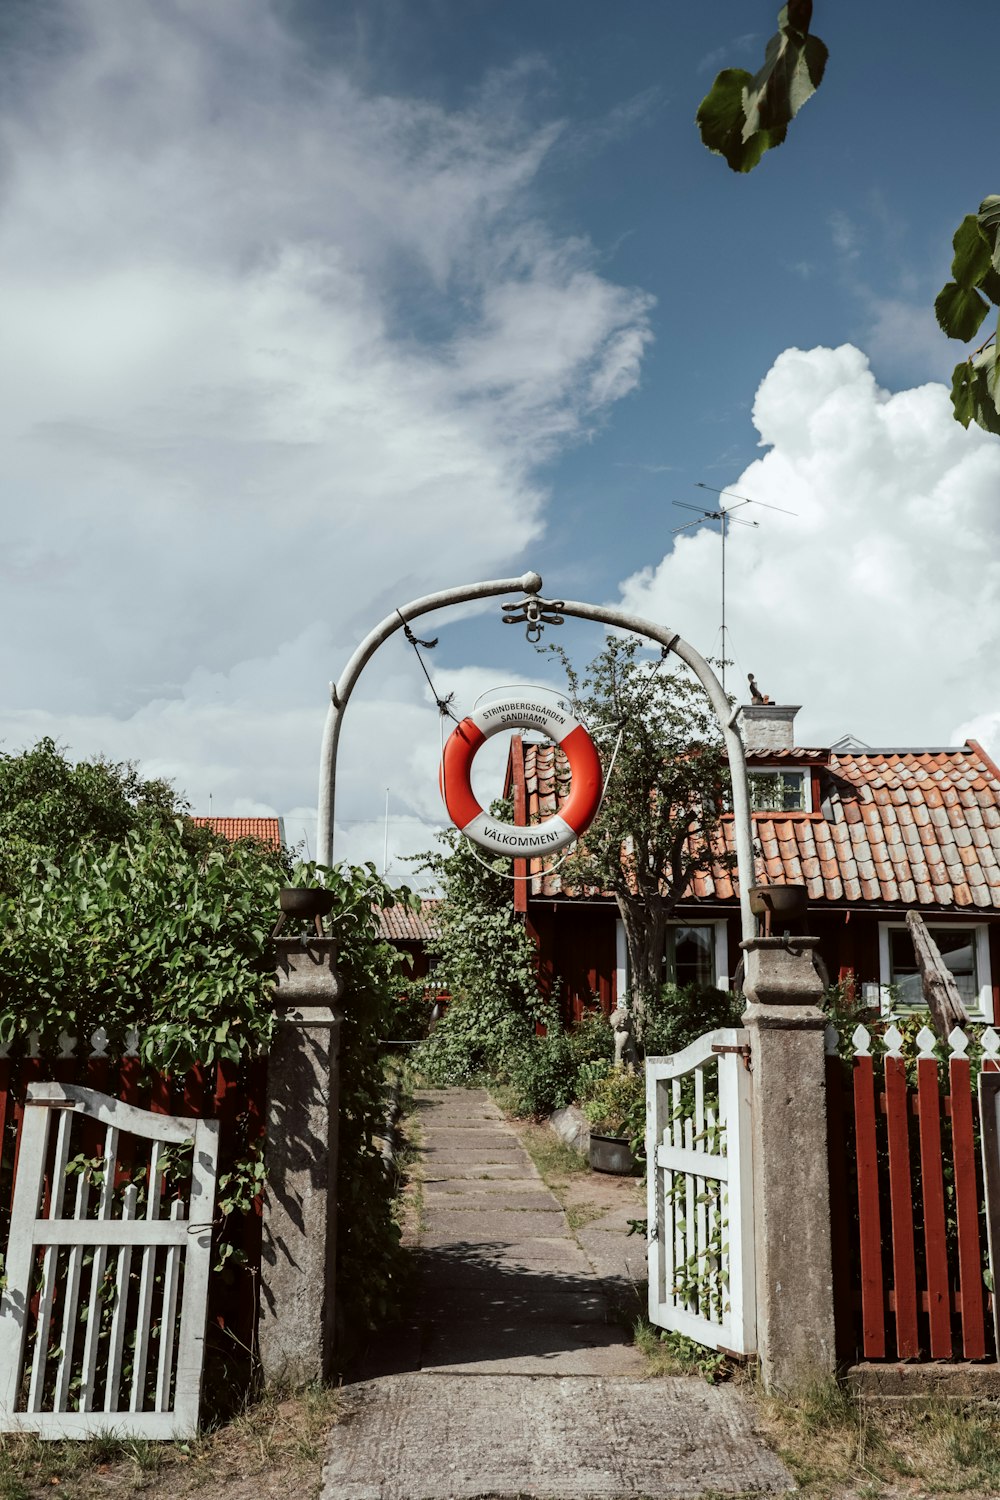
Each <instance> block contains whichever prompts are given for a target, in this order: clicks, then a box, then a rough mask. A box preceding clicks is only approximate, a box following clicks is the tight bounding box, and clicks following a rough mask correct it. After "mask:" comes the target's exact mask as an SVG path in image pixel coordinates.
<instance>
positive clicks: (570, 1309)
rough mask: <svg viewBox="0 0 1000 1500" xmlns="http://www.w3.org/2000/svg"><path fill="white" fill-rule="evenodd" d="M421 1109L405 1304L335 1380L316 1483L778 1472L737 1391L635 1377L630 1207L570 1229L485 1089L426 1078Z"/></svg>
mask: <svg viewBox="0 0 1000 1500" xmlns="http://www.w3.org/2000/svg"><path fill="white" fill-rule="evenodd" d="M417 1107H418V1119H419V1122H420V1123H419V1129H420V1168H419V1170H420V1175H421V1176H422V1178H423V1184H424V1186H423V1204H424V1212H423V1223H422V1226H421V1232H420V1248H419V1251H417V1252H416V1253H417V1255H418V1272H417V1274H418V1288H417V1295H416V1298H415V1305H416V1316H415V1318H414V1321H413V1322H412V1323H411V1324H410V1325H408V1326H407V1328H406V1329H404V1330H403V1332H402V1334H401V1335H399V1336H397V1337H396V1338H394V1339H393V1340H392V1341H390V1342H389V1343H387V1344H386V1345H385V1346H383V1347H381V1348H380V1349H378V1350H376V1351H374V1354H373V1357H372V1359H371V1361H370V1363H369V1365H368V1368H367V1369H365V1370H363V1371H362V1375H363V1376H364V1378H363V1379H361V1380H360V1381H359V1382H358V1383H356V1384H354V1385H350V1386H347V1387H345V1390H344V1398H345V1403H346V1415H345V1419H344V1421H343V1422H342V1423H341V1424H340V1425H338V1426H337V1427H336V1428H334V1430H333V1433H332V1435H331V1444H330V1451H329V1456H328V1460H327V1464H326V1467H325V1470H324V1488H323V1497H324V1500H472V1497H495V1500H508V1497H509V1500H515V1497H522V1496H523V1497H527V1496H532V1497H539V1500H543V1497H544V1500H624V1497H626V1496H628V1497H643V1496H645V1497H648V1500H660V1497H665V1496H672V1497H688V1496H690V1497H693V1496H699V1495H703V1494H708V1493H712V1494H714V1495H724V1494H732V1495H747V1494H754V1493H762V1492H775V1491H784V1490H787V1489H790V1488H791V1487H792V1481H791V1479H790V1477H789V1475H788V1473H787V1471H786V1470H785V1469H784V1467H783V1465H782V1464H781V1463H780V1462H779V1460H778V1459H777V1458H775V1456H774V1455H773V1454H772V1453H771V1452H770V1451H769V1450H768V1449H767V1448H766V1447H765V1446H764V1445H763V1444H762V1443H761V1442H760V1441H759V1439H758V1438H757V1437H756V1436H755V1434H754V1431H753V1426H752V1421H751V1417H750V1413H749V1410H748V1407H747V1405H746V1403H745V1402H744V1401H743V1400H742V1399H741V1398H740V1395H739V1392H737V1391H735V1390H733V1389H732V1388H730V1387H726V1386H720V1387H713V1386H709V1385H706V1384H705V1383H704V1382H702V1381H700V1380H697V1379H694V1378H692V1379H669V1378H667V1379H663V1378H661V1379H655V1380H653V1379H647V1378H645V1375H646V1366H645V1362H644V1360H643V1358H642V1356H641V1355H640V1354H639V1353H638V1351H637V1350H636V1349H635V1348H634V1347H632V1345H631V1344H630V1343H629V1342H628V1338H627V1336H626V1334H625V1332H624V1331H623V1329H622V1327H621V1325H620V1324H619V1323H618V1322H617V1321H616V1320H615V1317H614V1314H613V1306H614V1303H615V1302H616V1301H617V1300H619V1297H618V1296H617V1295H616V1294H617V1293H620V1291H621V1289H622V1288H623V1287H624V1286H625V1285H627V1283H628V1280H629V1278H630V1276H634V1275H636V1274H637V1271H638V1267H639V1262H640V1261H641V1252H642V1246H641V1243H638V1242H637V1241H636V1240H635V1239H634V1238H632V1239H627V1238H626V1229H627V1224H626V1222H625V1220H626V1218H627V1217H629V1216H634V1213H635V1210H634V1208H632V1207H631V1205H630V1204H626V1205H625V1206H624V1207H623V1208H621V1209H620V1210H618V1211H617V1220H616V1216H615V1214H611V1215H610V1216H608V1215H605V1216H603V1217H602V1219H601V1221H600V1222H599V1223H594V1224H591V1225H589V1226H588V1227H587V1228H585V1229H581V1230H580V1231H578V1234H576V1235H574V1233H573V1231H572V1230H571V1228H570V1225H569V1222H568V1220H567V1217H566V1214H565V1213H564V1212H563V1209H562V1207H561V1206H560V1204H559V1202H558V1201H557V1200H556V1198H555V1197H554V1196H553V1194H552V1193H551V1192H550V1191H549V1189H548V1188H547V1187H546V1186H545V1184H544V1183H543V1182H542V1180H541V1178H540V1177H539V1175H538V1172H537V1171H536V1169H535V1167H534V1165H533V1163H532V1162H531V1160H530V1158H529V1157H528V1155H527V1153H526V1151H525V1150H524V1148H523V1147H522V1145H521V1143H520V1141H519V1140H518V1137H517V1135H516V1133H515V1132H514V1130H513V1129H512V1128H511V1127H510V1126H509V1125H507V1123H506V1122H505V1121H504V1119H503V1117H502V1115H501V1113H500V1111H499V1110H498V1109H497V1108H496V1106H495V1105H494V1104H493V1102H492V1101H491V1100H490V1099H489V1097H488V1095H487V1094H485V1093H484V1092H483V1091H481V1090H471V1089H446V1090H440V1091H430V1090H428V1091H421V1092H420V1093H419V1094H418V1097H417ZM616 1283H617V1285H616Z"/></svg>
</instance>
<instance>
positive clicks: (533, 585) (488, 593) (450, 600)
mask: <svg viewBox="0 0 1000 1500" xmlns="http://www.w3.org/2000/svg"><path fill="white" fill-rule="evenodd" d="M541 586H542V580H541V578H540V577H539V575H538V574H537V573H523V574H522V575H521V577H520V578H495V579H492V580H491V581H489V582H487V583H469V584H462V585H460V586H459V587H458V588H455V589H442V590H441V591H440V593H437V594H424V595H423V596H422V597H421V598H419V599H411V600H410V602H409V604H404V605H403V607H402V609H394V610H393V612H392V614H391V615H386V617H385V619H384V620H383V621H382V622H381V624H379V625H376V626H375V629H374V630H372V631H370V632H369V634H368V635H366V636H365V638H364V640H363V641H362V642H361V645H360V646H359V647H358V649H357V650H356V651H355V653H354V655H353V656H352V657H351V659H350V661H349V662H348V663H347V666H346V667H345V668H344V670H343V672H342V673H341V674H340V678H339V680H338V681H337V682H336V683H331V684H330V708H329V710H328V712H327V716H326V724H325V725H324V728H323V746H322V749H321V751H320V763H319V808H318V824H319V826H318V828H317V832H316V843H317V846H318V847H317V850H316V862H317V864H321V865H332V864H333V831H334V818H335V815H336V797H337V748H338V746H339V744H340V725H341V721H342V719H343V717H344V709H345V708H346V707H347V703H348V700H349V698H350V696H351V694H352V693H353V691H354V688H355V684H356V683H357V680H358V678H359V677H360V676H361V673H362V672H363V671H364V669H365V667H366V666H367V665H368V663H369V661H370V660H371V658H372V657H373V656H374V655H375V652H376V651H377V650H378V648H379V646H381V645H383V644H384V643H385V642H386V641H387V640H388V639H389V637H390V636H391V635H394V634H395V633H396V631H397V630H402V628H403V626H404V625H408V624H409V622H410V621H411V620H416V619H418V618H419V617H420V615H426V614H430V612H431V610H434V609H444V608H446V606H447V605H449V604H467V603H468V602H469V601H470V600H473V599H490V598H493V597H494V595H496V594H510V593H513V592H514V591H515V590H517V589H523V590H524V592H525V593H526V594H531V595H534V594H537V593H538V591H539V589H540V588H541Z"/></svg>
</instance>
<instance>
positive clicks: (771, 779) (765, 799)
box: [747, 770, 811, 812]
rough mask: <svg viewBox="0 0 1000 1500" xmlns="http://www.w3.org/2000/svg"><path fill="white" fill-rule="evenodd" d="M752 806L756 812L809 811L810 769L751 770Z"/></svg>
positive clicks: (749, 779) (748, 778) (749, 776)
mask: <svg viewBox="0 0 1000 1500" xmlns="http://www.w3.org/2000/svg"><path fill="white" fill-rule="evenodd" d="M747 780H748V781H749V783H750V806H751V807H752V808H753V810H754V811H755V812H808V811H809V809H810V806H811V803H810V801H809V800H808V796H807V794H808V793H809V791H810V787H809V773H808V771H785V770H781V771H750V772H748V775H747Z"/></svg>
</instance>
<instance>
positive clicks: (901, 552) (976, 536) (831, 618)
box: [622, 345, 1000, 753]
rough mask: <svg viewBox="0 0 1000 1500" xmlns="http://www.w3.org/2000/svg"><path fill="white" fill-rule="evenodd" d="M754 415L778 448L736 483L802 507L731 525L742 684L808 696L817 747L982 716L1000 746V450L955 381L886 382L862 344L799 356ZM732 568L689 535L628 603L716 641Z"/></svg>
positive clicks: (763, 395)
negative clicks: (970, 423) (960, 415)
mask: <svg viewBox="0 0 1000 1500" xmlns="http://www.w3.org/2000/svg"><path fill="white" fill-rule="evenodd" d="M753 417H754V422H755V424H756V426H757V428H758V431H759V432H760V436H761V444H762V446H766V447H767V448H768V450H769V451H768V452H767V453H766V454H765V455H764V457H762V458H761V459H758V460H757V461H756V462H755V463H753V464H751V465H750V467H749V468H748V469H746V470H745V471H744V472H743V473H742V474H741V475H739V476H738V478H735V479H734V480H733V482H732V484H731V486H730V487H731V488H732V489H733V490H736V491H738V492H739V493H740V494H741V495H748V496H752V497H753V498H755V499H757V500H761V501H764V502H765V503H769V504H772V505H777V506H782V507H785V508H787V509H789V510H794V511H796V512H797V515H796V516H795V517H791V516H785V515H781V514H779V513H777V512H774V511H765V510H760V511H758V512H757V513H756V516H755V519H756V520H757V521H758V522H759V527H758V529H756V530H751V529H748V528H744V527H736V526H733V527H732V528H731V530H730V534H729V540H728V543H727V547H726V571H727V601H726V613H727V626H728V627H729V628H730V630H731V633H732V635H731V639H732V650H733V651H734V652H735V655H736V657H737V661H738V671H735V670H734V671H733V672H732V673H731V675H730V678H729V683H728V685H729V686H730V687H731V688H735V689H736V691H737V693H738V695H740V696H742V694H743V692H744V691H745V683H746V676H745V674H746V672H747V671H753V672H754V673H755V675H756V677H757V680H758V682H759V684H760V686H761V688H762V690H763V691H764V692H766V693H768V694H769V695H770V696H771V697H772V698H773V699H774V700H775V701H777V702H791V703H801V704H802V705H803V708H802V712H801V714H800V715H799V719H798V723H797V730H798V738H799V741H800V743H803V744H824V743H829V742H830V740H832V739H835V738H837V737H838V736H839V735H841V734H843V733H844V732H846V731H849V730H850V731H853V732H854V733H855V734H857V735H859V736H860V737H861V738H862V739H864V740H866V741H868V743H870V744H876V745H888V744H911V745H919V744H925V745H926V744H945V743H948V742H949V740H950V739H953V738H954V737H956V736H957V738H958V740H959V741H960V740H961V739H962V738H963V737H964V735H965V734H966V732H971V730H970V729H968V725H969V724H970V723H971V721H973V720H974V721H975V723H976V727H978V729H979V731H980V735H981V737H982V738H983V739H984V740H989V741H990V743H991V744H992V746H993V750H994V753H996V752H997V751H998V750H1000V718H998V716H997V712H996V696H997V681H998V677H997V668H996V663H997V660H998V657H1000V610H998V602H1000V546H998V543H1000V513H998V511H997V506H996V497H997V494H998V493H1000V443H998V442H997V440H996V439H995V438H992V437H990V436H988V435H987V434H985V433H983V432H981V431H980V430H979V429H978V428H972V429H970V430H969V431H968V432H966V431H964V430H963V429H962V428H961V427H960V426H959V425H958V424H957V423H956V422H955V421H954V419H953V417H952V413H951V404H950V401H949V399H948V393H947V391H946V390H945V388H944V387H943V386H941V385H937V384H929V385H923V386H919V387H916V388H915V389H912V390H903V391H898V392H896V393H894V394H891V393H889V392H888V391H885V390H882V389H880V388H879V387H878V386H877V384H876V382H875V380H874V377H873V376H872V374H871V371H870V369H869V367H868V361H867V359H866V358H865V356H864V355H863V354H862V353H861V352H860V351H859V350H858V349H855V348H853V347H852V346H851V345H843V346H842V347H840V348H838V349H824V348H818V349H809V350H800V349H788V350H786V351H785V352H784V353H783V354H781V355H780V356H779V357H778V359H777V360H776V361H775V363H774V365H773V367H772V368H771V370H770V371H769V372H768V374H767V375H766V376H765V378H764V380H763V382H762V384H761V386H760V389H759V390H758V392H757V398H756V401H755V404H754V410H753ZM751 514H753V512H751V511H750V510H747V511H745V512H744V515H746V516H749V515H751ZM719 563H720V547H719V537H718V533H717V532H713V531H710V530H706V531H703V532H702V533H701V534H700V535H696V536H693V537H691V536H689V537H680V538H679V539H678V541H677V544H676V546H675V547H674V549H673V551H672V552H671V553H670V554H668V555H667V556H666V557H665V558H664V559H663V561H662V562H661V563H660V564H659V565H658V566H657V567H656V568H649V569H645V570H643V571H642V572H640V573H637V574H635V575H633V577H631V578H629V579H628V580H626V582H625V583H624V584H623V586H622V596H623V601H624V603H625V605H626V607H628V608H630V609H633V610H635V611H636V612H638V613H641V614H644V615H646V616H652V617H653V618H654V619H657V620H659V621H663V622H667V623H669V624H670V625H671V626H672V627H673V628H674V629H676V630H679V631H680V632H681V634H682V635H683V636H684V637H685V639H687V640H689V641H690V642H691V643H692V644H693V645H694V646H696V647H698V648H699V649H700V650H702V651H711V650H712V649H713V643H714V649H715V650H717V649H718V632H719V584H720V576H719ZM956 725H958V726H959V728H957V729H956V727H955V726H956ZM962 726H965V727H962Z"/></svg>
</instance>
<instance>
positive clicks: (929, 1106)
mask: <svg viewBox="0 0 1000 1500" xmlns="http://www.w3.org/2000/svg"><path fill="white" fill-rule="evenodd" d="M917 1098H918V1100H919V1118H920V1178H921V1184H922V1187H923V1193H922V1196H923V1217H924V1254H925V1258H926V1263H927V1313H928V1318H929V1321H930V1335H931V1358H932V1359H950V1358H951V1355H952V1342H951V1286H950V1283H949V1279H948V1240H947V1232H946V1228H945V1212H944V1156H943V1155H942V1152H941V1093H940V1090H939V1088H938V1065H937V1060H936V1059H935V1058H933V1057H921V1058H919V1059H918V1061H917Z"/></svg>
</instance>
